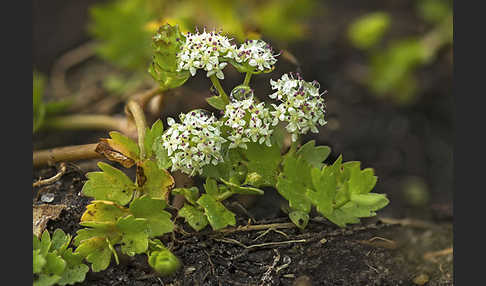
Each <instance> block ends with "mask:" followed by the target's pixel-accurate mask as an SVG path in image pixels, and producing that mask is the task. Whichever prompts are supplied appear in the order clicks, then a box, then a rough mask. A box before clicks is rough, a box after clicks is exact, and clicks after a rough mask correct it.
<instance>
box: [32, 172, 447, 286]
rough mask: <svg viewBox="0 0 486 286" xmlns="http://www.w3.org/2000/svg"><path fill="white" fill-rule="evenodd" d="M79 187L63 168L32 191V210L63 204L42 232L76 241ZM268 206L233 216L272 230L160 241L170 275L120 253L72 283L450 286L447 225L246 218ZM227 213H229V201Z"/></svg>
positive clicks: (81, 199) (80, 180) (181, 235)
mask: <svg viewBox="0 0 486 286" xmlns="http://www.w3.org/2000/svg"><path fill="white" fill-rule="evenodd" d="M56 172H57V171H56V168H54V167H46V168H43V169H39V170H36V171H35V176H37V177H38V178H39V177H42V178H45V177H50V176H53V175H54V174H56ZM85 181H86V178H85V176H84V173H83V172H82V171H80V170H79V169H77V168H75V167H74V166H73V165H68V168H67V171H66V173H65V174H64V175H63V177H62V178H61V179H60V180H59V181H57V182H55V183H54V184H51V185H48V186H44V187H40V188H36V190H35V192H34V195H33V205H39V204H46V202H43V201H42V199H41V198H42V195H44V196H45V195H46V194H48V193H51V194H52V195H53V197H54V200H53V201H52V202H49V203H48V204H49V205H59V204H61V205H65V206H66V208H65V209H64V210H63V211H62V212H61V213H60V215H59V217H58V218H56V219H53V220H50V221H49V222H48V223H47V227H46V229H47V230H49V231H50V232H52V231H54V230H55V229H56V228H61V229H63V230H64V231H65V232H66V233H69V234H71V235H72V236H75V234H76V231H77V230H78V229H80V226H79V224H78V223H79V220H80V218H81V215H82V214H83V212H84V210H85V207H86V205H87V204H88V203H89V202H90V200H91V198H88V197H85V196H83V195H82V192H81V189H82V186H83V184H84V182H85ZM269 191H270V190H267V193H269ZM39 192H40V194H39ZM272 200H273V201H274V198H273V197H272V196H271V195H268V196H267V195H265V196H264V198H263V199H262V200H259V202H257V203H255V204H253V205H251V206H250V207H248V208H247V215H249V216H245V215H238V221H237V225H238V226H247V225H250V228H251V226H257V225H261V224H272V225H274V226H275V227H273V228H272V227H268V228H264V229H258V230H252V229H241V230H239V231H238V230H234V231H233V232H227V233H222V232H213V231H210V230H205V231H201V232H199V233H194V232H192V231H191V230H190V229H188V228H184V231H176V232H175V233H174V235H166V236H163V237H161V240H162V241H163V242H164V243H165V244H166V245H167V246H168V247H169V248H170V249H171V250H172V252H173V253H174V254H175V255H176V256H177V257H179V259H180V260H181V262H182V264H183V266H182V267H181V268H180V269H179V270H178V271H177V272H176V273H175V274H173V275H172V276H169V277H159V276H157V275H156V274H155V273H154V272H153V271H152V270H151V268H150V266H149V265H148V264H147V261H146V256H143V255H136V256H135V257H128V256H123V255H121V256H120V264H119V265H116V263H115V262H114V261H112V264H111V265H110V266H109V267H108V268H107V269H106V270H104V271H101V272H97V273H94V272H91V271H90V272H88V274H87V276H86V280H85V281H84V282H83V283H78V284H76V285H100V286H101V285H134V286H135V285H137V286H148V285H299V286H304V285H425V283H427V284H426V285H453V265H452V255H451V254H450V253H449V254H444V255H440V253H439V252H438V251H442V250H445V249H448V248H450V247H451V246H452V223H451V221H450V220H441V221H436V222H431V221H427V222H426V221H418V220H408V221H401V222H402V224H401V225H399V224H390V223H388V222H387V223H384V222H383V221H382V220H381V219H380V218H379V217H378V218H373V219H366V220H363V221H362V222H361V223H360V224H356V225H352V226H349V227H347V228H338V227H336V226H334V225H333V224H332V223H330V222H328V221H326V220H325V219H320V218H318V217H314V218H312V219H311V221H310V222H309V224H308V226H307V227H306V228H305V230H300V229H298V228H296V227H291V226H289V225H290V224H289V220H288V218H287V217H286V216H285V214H283V213H281V212H280V211H279V210H278V209H277V208H274V209H272V208H270V211H269V212H267V213H270V214H273V217H272V218H267V219H264V218H255V217H258V215H255V216H254V215H253V214H258V213H264V212H263V211H262V208H265V205H267V203H269V202H270V201H272ZM228 207H229V208H230V209H231V208H232V204H231V202H230V203H229V205H228ZM251 217H253V218H254V219H252V218H251ZM180 223H181V224H182V222H180ZM434 253H436V255H435V256H434ZM437 253H438V254H437ZM420 278H422V281H419V280H420Z"/></svg>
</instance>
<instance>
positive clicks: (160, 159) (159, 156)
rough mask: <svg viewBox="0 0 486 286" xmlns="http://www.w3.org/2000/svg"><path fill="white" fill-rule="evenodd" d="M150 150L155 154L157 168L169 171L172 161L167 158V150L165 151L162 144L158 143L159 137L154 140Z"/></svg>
mask: <svg viewBox="0 0 486 286" xmlns="http://www.w3.org/2000/svg"><path fill="white" fill-rule="evenodd" d="M152 149H153V151H154V153H155V159H156V162H157V166H159V168H160V169H169V168H170V167H171V166H172V161H171V160H170V158H169V154H168V152H167V149H165V148H164V146H163V145H162V142H160V137H158V138H156V139H155V140H154V144H153V145H152Z"/></svg>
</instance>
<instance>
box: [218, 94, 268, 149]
mask: <svg viewBox="0 0 486 286" xmlns="http://www.w3.org/2000/svg"><path fill="white" fill-rule="evenodd" d="M224 118H225V119H226V121H225V122H224V125H226V126H228V127H230V128H231V131H230V136H228V137H227V138H228V140H229V141H231V143H230V145H229V148H237V147H240V148H243V149H246V148H247V146H246V143H248V142H250V141H251V142H258V143H259V144H262V143H264V142H265V144H266V145H267V146H269V147H270V146H272V144H271V142H270V137H271V135H272V132H273V129H272V128H271V127H272V118H271V115H270V111H269V110H268V109H267V108H265V104H264V103H263V102H261V103H258V104H255V101H254V99H253V96H251V97H249V98H247V99H244V100H240V101H233V102H231V103H229V104H228V105H226V110H225V112H224Z"/></svg>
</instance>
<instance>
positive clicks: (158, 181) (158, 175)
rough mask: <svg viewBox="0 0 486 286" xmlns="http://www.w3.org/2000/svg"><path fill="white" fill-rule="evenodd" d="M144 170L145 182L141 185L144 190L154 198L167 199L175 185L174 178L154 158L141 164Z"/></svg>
mask: <svg viewBox="0 0 486 286" xmlns="http://www.w3.org/2000/svg"><path fill="white" fill-rule="evenodd" d="M139 166H140V167H141V168H142V170H143V176H144V177H145V182H144V183H143V185H142V186H141V189H142V192H143V193H144V194H147V195H149V196H150V197H153V198H164V199H167V198H168V195H169V191H170V189H172V187H173V186H174V184H175V182H174V178H173V177H172V176H171V175H170V173H169V172H168V171H167V170H165V169H161V168H159V166H157V163H155V162H154V161H152V160H145V161H143V162H141V163H140V164H139Z"/></svg>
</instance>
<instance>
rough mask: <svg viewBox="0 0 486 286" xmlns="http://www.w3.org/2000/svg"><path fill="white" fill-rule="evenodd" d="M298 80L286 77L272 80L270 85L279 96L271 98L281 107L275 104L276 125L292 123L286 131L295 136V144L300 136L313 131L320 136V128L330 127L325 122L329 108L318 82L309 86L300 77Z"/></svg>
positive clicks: (275, 94)
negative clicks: (326, 111)
mask: <svg viewBox="0 0 486 286" xmlns="http://www.w3.org/2000/svg"><path fill="white" fill-rule="evenodd" d="M296 77H297V78H296V79H295V78H294V76H293V74H290V76H289V75H288V74H284V75H283V76H282V77H281V78H280V79H278V80H277V81H273V80H270V85H271V86H272V89H273V90H277V91H276V92H275V93H273V94H271V95H269V97H270V98H272V99H277V100H278V101H280V102H281V103H280V104H279V105H276V104H272V106H273V107H274V108H275V111H273V112H271V115H272V116H273V118H274V119H273V122H272V124H275V125H276V124H278V122H279V121H286V122H288V124H287V126H286V129H287V131H288V132H289V133H291V134H292V141H294V142H295V141H296V140H297V137H298V135H299V134H305V133H307V132H308V131H309V130H310V131H311V132H313V133H318V132H319V131H318V129H317V124H319V125H321V126H323V125H324V124H326V123H327V122H326V120H325V119H324V115H325V110H324V108H325V104H324V99H323V98H322V94H320V93H319V88H320V87H319V83H318V82H317V81H313V82H306V81H304V80H303V79H302V78H301V77H300V76H299V75H298V74H297V75H296Z"/></svg>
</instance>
